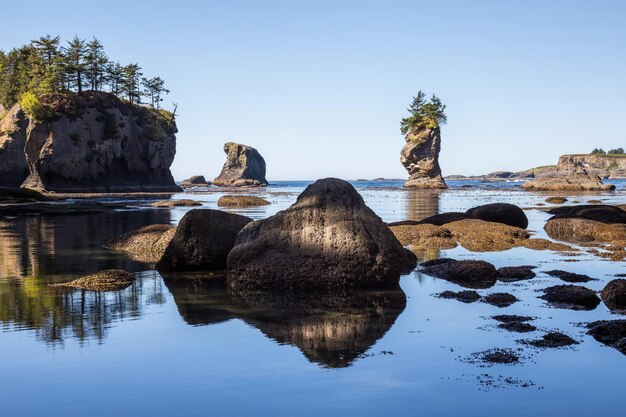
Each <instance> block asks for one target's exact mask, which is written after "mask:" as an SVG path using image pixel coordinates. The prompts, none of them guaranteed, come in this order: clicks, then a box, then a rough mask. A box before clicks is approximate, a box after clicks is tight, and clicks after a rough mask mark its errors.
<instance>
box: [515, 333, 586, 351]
mask: <svg viewBox="0 0 626 417" xmlns="http://www.w3.org/2000/svg"><path fill="white" fill-rule="evenodd" d="M525 343H527V344H529V345H531V346H535V347H538V348H560V347H565V346H571V345H577V344H578V342H577V341H576V340H574V339H572V338H571V337H569V336H568V335H566V334H563V333H560V332H549V333H546V334H544V335H543V336H542V337H541V339H536V340H529V341H526V342H525Z"/></svg>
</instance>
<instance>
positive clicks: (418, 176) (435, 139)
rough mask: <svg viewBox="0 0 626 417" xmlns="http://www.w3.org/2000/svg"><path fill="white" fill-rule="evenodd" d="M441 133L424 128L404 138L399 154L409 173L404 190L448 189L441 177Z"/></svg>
mask: <svg viewBox="0 0 626 417" xmlns="http://www.w3.org/2000/svg"><path fill="white" fill-rule="evenodd" d="M440 150H441V131H440V130H439V128H438V127H436V128H432V129H429V128H424V129H421V130H418V131H416V132H411V133H410V134H408V135H407V136H406V145H404V147H403V148H402V151H401V152H400V162H401V163H402V165H403V166H404V168H406V170H407V171H408V172H409V179H408V180H407V181H406V182H405V183H404V187H406V188H420V189H444V188H448V186H447V185H446V182H445V181H444V179H443V177H442V176H441V168H440V167H439V151H440Z"/></svg>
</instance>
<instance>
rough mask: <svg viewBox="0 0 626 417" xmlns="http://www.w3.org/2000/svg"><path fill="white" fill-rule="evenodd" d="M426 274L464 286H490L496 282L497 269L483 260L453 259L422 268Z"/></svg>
mask: <svg viewBox="0 0 626 417" xmlns="http://www.w3.org/2000/svg"><path fill="white" fill-rule="evenodd" d="M422 272H423V273H424V274H427V275H432V276H434V277H437V278H442V279H445V280H447V281H450V282H454V283H455V284H458V285H460V286H462V287H466V288H490V287H493V286H494V285H495V283H496V279H497V277H498V271H496V268H495V267H494V266H493V265H492V264H490V263H489V262H485V261H472V260H463V261H453V262H446V263H443V264H439V265H432V266H429V267H427V268H424V269H422Z"/></svg>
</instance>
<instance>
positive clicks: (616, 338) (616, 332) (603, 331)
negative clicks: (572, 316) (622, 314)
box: [587, 320, 626, 355]
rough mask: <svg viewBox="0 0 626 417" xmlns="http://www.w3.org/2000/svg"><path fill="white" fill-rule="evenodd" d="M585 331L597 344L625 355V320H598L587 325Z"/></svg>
mask: <svg viewBox="0 0 626 417" xmlns="http://www.w3.org/2000/svg"><path fill="white" fill-rule="evenodd" d="M587 329H589V331H588V333H589V334H590V335H591V336H593V338H594V339H596V340H597V341H598V342H600V343H604V344H605V345H607V346H611V347H613V348H615V349H617V350H618V351H620V352H621V353H623V354H624V355H626V320H598V321H594V322H591V323H589V324H588V325H587Z"/></svg>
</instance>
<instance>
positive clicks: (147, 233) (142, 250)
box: [104, 224, 176, 263]
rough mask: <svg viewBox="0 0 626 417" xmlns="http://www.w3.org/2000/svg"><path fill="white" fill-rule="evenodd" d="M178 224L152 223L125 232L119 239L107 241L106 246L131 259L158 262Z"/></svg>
mask: <svg viewBox="0 0 626 417" xmlns="http://www.w3.org/2000/svg"><path fill="white" fill-rule="evenodd" d="M175 232H176V226H172V225H169V224H152V225H150V226H145V227H142V228H140V229H137V230H133V231H131V232H128V233H125V234H123V235H122V236H120V237H119V238H117V239H113V240H111V241H109V242H107V243H106V244H105V245H104V247H105V248H107V249H111V250H116V251H121V252H124V253H126V254H127V255H129V257H130V258H131V259H134V260H137V261H140V262H147V263H156V262H158V261H159V259H161V256H163V253H164V252H165V248H166V247H167V245H168V244H169V243H170V241H171V240H172V237H173V236H174V233H175Z"/></svg>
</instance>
